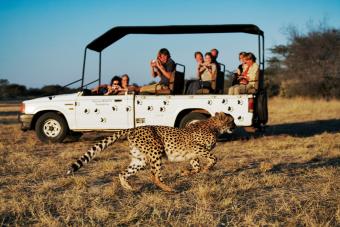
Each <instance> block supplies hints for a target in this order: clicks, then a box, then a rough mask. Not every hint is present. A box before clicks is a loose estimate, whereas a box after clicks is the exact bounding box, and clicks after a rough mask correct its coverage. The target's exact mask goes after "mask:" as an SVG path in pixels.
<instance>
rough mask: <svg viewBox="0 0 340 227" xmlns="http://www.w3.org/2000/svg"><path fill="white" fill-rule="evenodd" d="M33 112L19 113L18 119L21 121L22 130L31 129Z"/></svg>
mask: <svg viewBox="0 0 340 227" xmlns="http://www.w3.org/2000/svg"><path fill="white" fill-rule="evenodd" d="M33 116H34V115H33V114H22V113H21V114H19V115H18V121H19V122H20V123H21V130H22V131H27V130H30V129H31V128H32V127H31V124H32V119H33Z"/></svg>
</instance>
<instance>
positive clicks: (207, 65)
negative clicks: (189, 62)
mask: <svg viewBox="0 0 340 227" xmlns="http://www.w3.org/2000/svg"><path fill="white" fill-rule="evenodd" d="M212 61H213V57H212V55H211V53H210V52H207V53H206V54H205V55H204V62H203V63H198V66H197V70H198V77H199V85H197V83H196V82H193V83H192V84H191V86H189V88H188V92H187V93H188V94H196V93H197V91H198V89H200V88H208V89H209V90H211V89H213V87H212V82H213V81H216V76H217V67H216V64H215V63H213V62H212Z"/></svg>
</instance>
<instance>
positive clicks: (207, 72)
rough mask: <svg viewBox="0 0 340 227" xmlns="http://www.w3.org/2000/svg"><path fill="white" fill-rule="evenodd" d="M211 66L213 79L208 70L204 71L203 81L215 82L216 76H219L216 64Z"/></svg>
mask: <svg viewBox="0 0 340 227" xmlns="http://www.w3.org/2000/svg"><path fill="white" fill-rule="evenodd" d="M210 66H211V74H212V77H211V76H210V74H209V71H208V69H206V70H204V71H203V72H202V74H201V80H202V81H211V80H215V78H216V75H217V68H216V65H215V64H210Z"/></svg>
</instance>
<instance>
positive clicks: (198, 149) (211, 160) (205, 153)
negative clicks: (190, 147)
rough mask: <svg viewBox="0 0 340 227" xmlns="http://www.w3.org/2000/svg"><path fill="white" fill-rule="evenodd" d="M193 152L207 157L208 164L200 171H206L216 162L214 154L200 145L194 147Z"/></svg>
mask: <svg viewBox="0 0 340 227" xmlns="http://www.w3.org/2000/svg"><path fill="white" fill-rule="evenodd" d="M195 153H196V154H197V155H198V156H200V157H203V158H206V159H208V165H207V166H206V167H204V168H203V169H202V172H208V171H209V170H210V169H211V168H212V167H213V166H214V165H215V164H216V162H217V158H216V157H215V155H213V154H211V153H210V152H209V150H208V149H206V148H204V147H202V146H197V147H195Z"/></svg>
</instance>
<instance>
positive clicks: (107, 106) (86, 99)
mask: <svg viewBox="0 0 340 227" xmlns="http://www.w3.org/2000/svg"><path fill="white" fill-rule="evenodd" d="M133 105H134V96H133V95H119V96H79V97H78V98H77V100H76V107H75V109H76V111H75V115H76V117H75V120H76V123H75V125H76V127H75V128H76V129H77V130H109V129H124V128H131V127H134V108H133Z"/></svg>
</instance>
